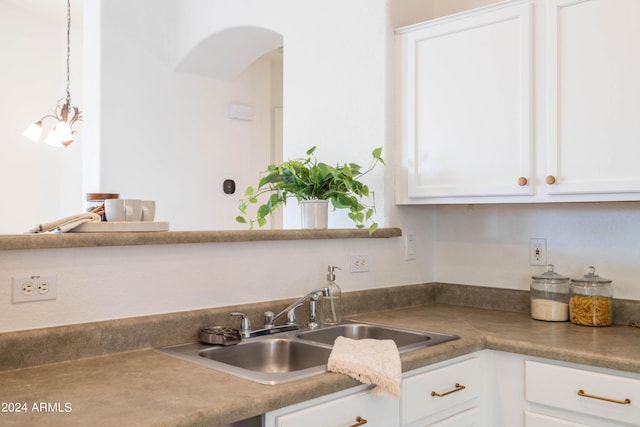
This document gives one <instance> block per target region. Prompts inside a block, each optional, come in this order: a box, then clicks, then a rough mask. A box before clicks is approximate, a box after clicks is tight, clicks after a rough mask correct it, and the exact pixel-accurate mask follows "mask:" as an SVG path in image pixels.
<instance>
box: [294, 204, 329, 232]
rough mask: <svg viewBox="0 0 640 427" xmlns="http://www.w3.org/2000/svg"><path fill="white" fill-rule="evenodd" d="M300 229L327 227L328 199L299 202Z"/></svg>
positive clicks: (322, 228)
mask: <svg viewBox="0 0 640 427" xmlns="http://www.w3.org/2000/svg"><path fill="white" fill-rule="evenodd" d="M300 215H301V219H302V229H304V230H309V229H313V230H325V229H326V228H327V227H328V216H329V201H328V200H302V201H301V202H300Z"/></svg>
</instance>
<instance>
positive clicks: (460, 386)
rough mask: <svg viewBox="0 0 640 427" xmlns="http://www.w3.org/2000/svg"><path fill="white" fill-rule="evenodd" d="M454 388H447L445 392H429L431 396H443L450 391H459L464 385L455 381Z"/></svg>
mask: <svg viewBox="0 0 640 427" xmlns="http://www.w3.org/2000/svg"><path fill="white" fill-rule="evenodd" d="M455 387H456V388H454V389H453V390H449V391H448V392H446V393H436V392H435V391H432V392H431V396H436V397H445V396H447V395H449V394H451V393H455V392H456V391H460V390H464V389H465V388H466V387H465V386H463V385H462V384H458V383H456V385H455Z"/></svg>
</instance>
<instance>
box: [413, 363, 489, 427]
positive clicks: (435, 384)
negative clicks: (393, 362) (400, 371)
mask: <svg viewBox="0 0 640 427" xmlns="http://www.w3.org/2000/svg"><path fill="white" fill-rule="evenodd" d="M481 388H482V363H481V361H480V359H479V358H478V357H474V358H471V359H467V360H463V361H461V362H458V363H454V364H452V365H448V366H445V367H443V368H439V369H435V370H433V371H429V372H425V373H423V374H417V375H415V376H412V377H408V378H406V379H405V380H404V381H403V382H402V403H401V407H402V423H403V424H408V423H411V422H413V421H416V420H418V419H421V418H425V417H428V416H431V415H434V414H436V413H437V412H440V411H444V410H446V409H449V408H452V407H454V406H458V405H460V404H462V403H464V402H467V401H469V400H471V399H474V398H476V397H478V396H479V395H480V390H481Z"/></svg>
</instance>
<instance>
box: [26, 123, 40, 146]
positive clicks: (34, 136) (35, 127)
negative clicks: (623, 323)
mask: <svg viewBox="0 0 640 427" xmlns="http://www.w3.org/2000/svg"><path fill="white" fill-rule="evenodd" d="M22 136H24V137H25V138H27V139H28V140H30V141H33V142H35V143H36V144H39V143H40V137H41V136H42V122H41V121H37V122H35V123H31V124H30V125H29V127H27V128H26V129H25V131H24V132H22Z"/></svg>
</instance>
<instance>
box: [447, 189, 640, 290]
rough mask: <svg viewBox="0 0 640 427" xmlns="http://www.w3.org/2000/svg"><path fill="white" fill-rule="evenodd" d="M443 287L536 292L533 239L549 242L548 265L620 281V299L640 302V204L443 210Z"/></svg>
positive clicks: (615, 282)
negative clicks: (532, 282)
mask: <svg viewBox="0 0 640 427" xmlns="http://www.w3.org/2000/svg"><path fill="white" fill-rule="evenodd" d="M436 218H437V219H436V221H437V231H436V243H435V244H436V257H435V269H436V273H435V277H436V280H438V281H442V282H450V283H465V284H471V285H481V286H495V287H500V288H509V289H522V290H528V289H529V282H530V280H531V276H532V275H535V274H539V273H542V272H544V268H543V267H530V266H529V238H532V237H541V238H546V239H547V262H549V263H551V264H554V265H555V267H556V268H555V269H556V271H557V272H559V273H561V274H564V275H566V276H570V277H582V276H583V275H584V274H585V273H586V269H587V267H588V266H590V265H592V266H594V267H595V268H596V273H597V274H599V275H600V276H602V277H606V278H608V279H611V280H613V288H614V297H616V298H622V299H633V300H640V262H638V260H640V230H639V229H638V224H640V203H639V202H628V203H575V204H538V205H486V206H483V205H476V206H440V207H438V208H437V213H436Z"/></svg>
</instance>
